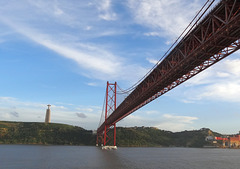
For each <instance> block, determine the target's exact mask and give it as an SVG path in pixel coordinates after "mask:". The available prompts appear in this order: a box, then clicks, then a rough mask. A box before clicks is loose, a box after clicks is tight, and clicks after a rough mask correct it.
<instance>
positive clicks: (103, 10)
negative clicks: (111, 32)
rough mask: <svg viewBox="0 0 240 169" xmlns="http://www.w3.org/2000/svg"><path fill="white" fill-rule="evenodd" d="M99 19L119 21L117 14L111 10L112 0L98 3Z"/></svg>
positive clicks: (101, 0)
mask: <svg viewBox="0 0 240 169" xmlns="http://www.w3.org/2000/svg"><path fill="white" fill-rule="evenodd" d="M98 5H99V6H98V9H99V12H100V14H99V18H101V19H103V20H107V21H114V20H116V19H117V14H116V13H115V12H113V10H112V8H111V0H100V1H99V2H98Z"/></svg>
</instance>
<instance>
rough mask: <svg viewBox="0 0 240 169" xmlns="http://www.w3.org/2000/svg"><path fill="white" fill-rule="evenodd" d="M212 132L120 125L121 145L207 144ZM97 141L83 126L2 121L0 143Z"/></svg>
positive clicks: (74, 143) (52, 143) (118, 128)
mask: <svg viewBox="0 0 240 169" xmlns="http://www.w3.org/2000/svg"><path fill="white" fill-rule="evenodd" d="M208 132H209V129H207V128H203V129H200V130H192V131H183V132H176V133H173V132H170V131H164V130H159V129H157V128H153V127H130V128H125V127H117V146H125V147H149V146H153V147H154V146H156V147H203V146H205V145H209V144H210V143H209V142H206V141H205V137H206V136H207V135H208ZM110 133H111V131H110ZM212 133H213V135H214V136H221V134H219V133H215V132H212ZM95 141H96V135H93V134H92V131H90V130H85V129H83V128H81V127H76V126H71V125H66V124H56V123H49V124H45V123H37V122H6V121H0V144H43V145H48V144H50V145H95Z"/></svg>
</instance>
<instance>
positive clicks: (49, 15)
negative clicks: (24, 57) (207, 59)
mask: <svg viewBox="0 0 240 169" xmlns="http://www.w3.org/2000/svg"><path fill="white" fill-rule="evenodd" d="M29 2H30V3H29V4H25V6H24V7H23V6H22V5H20V4H18V5H19V6H18V5H16V7H15V8H13V9H12V8H10V7H9V6H5V8H7V9H8V10H7V9H5V8H3V7H2V8H0V9H2V10H3V11H2V12H0V14H1V13H3V12H5V13H4V17H0V23H2V24H4V25H7V26H8V27H10V28H11V29H12V30H13V31H15V32H16V33H18V34H21V35H23V36H25V37H27V38H28V39H30V40H31V41H33V42H35V43H37V44H40V45H42V46H44V47H46V48H48V49H50V50H52V51H54V52H56V53H57V54H59V55H60V56H62V57H64V58H67V59H69V60H72V61H74V62H75V63H76V64H77V65H78V67H79V68H80V70H79V73H81V74H82V75H84V76H87V77H89V78H91V79H100V80H114V79H117V78H118V79H120V80H126V81H129V80H130V81H136V80H137V79H139V78H140V77H141V76H142V75H144V73H145V72H146V71H147V70H146V69H145V68H143V67H142V66H140V65H136V64H132V63H129V62H128V60H127V59H124V58H123V57H121V56H119V55H118V54H116V52H112V51H111V49H109V44H108V43H106V44H103V43H101V44H99V43H97V44H96V43H93V42H91V39H92V38H97V37H99V36H114V35H115V34H119V32H121V31H117V30H116V29H111V28H110V29H106V27H109V26H108V24H106V25H105V26H104V24H100V23H99V25H94V24H96V23H95V22H97V23H98V22H99V21H98V19H97V18H96V16H95V17H92V16H94V15H96V13H94V12H89V11H94V10H86V9H83V7H84V6H85V7H87V8H89V9H93V8H94V6H93V5H82V4H81V9H82V10H83V11H85V12H87V14H88V16H87V17H88V21H89V23H85V22H84V19H85V18H84V17H83V16H84V14H83V16H81V14H82V13H83V12H77V13H76V14H74V13H73V12H71V11H70V10H69V9H68V8H67V7H65V6H64V3H63V4H60V3H57V2H45V1H29ZM98 3H100V6H98V8H99V11H102V12H103V13H104V14H102V15H100V16H101V17H102V18H104V19H105V20H114V18H115V16H116V15H115V14H114V12H113V11H112V8H111V1H110V0H103V1H101V2H100V1H99V2H98ZM98 3H97V4H98ZM10 4H11V3H10ZM65 5H67V6H68V7H69V8H70V9H73V11H74V10H76V7H74V6H69V4H65ZM79 5H80V4H77V5H76V6H79ZM95 8H96V6H95ZM14 9H15V11H13V10H14ZM24 9H25V10H28V11H32V12H31V15H29V14H28V13H26V12H24ZM10 11H12V13H14V15H13V14H12V13H11V12H10ZM18 13H20V14H21V15H18ZM2 16H3V15H2ZM20 17H21V18H20ZM91 17H92V18H91ZM34 18H40V19H38V22H36V21H35V20H34ZM41 18H45V19H41ZM90 18H91V19H90ZM79 20H80V21H79ZM53 21H54V22H53ZM81 21H83V22H81ZM92 23H93V24H92ZM43 25H44V26H43ZM96 27H97V29H95V28H96ZM110 27H111V26H110ZM54 28H58V29H56V30H55V29H54ZM84 31H91V32H88V33H87V34H86V33H84ZM76 35H77V36H76ZM87 36H89V37H87ZM75 70H76V69H75ZM136 70H137V71H136ZM132 71H134V72H138V74H134V75H133V76H131V77H130V76H129V75H131V74H129V72H132ZM127 75H128V76H127Z"/></svg>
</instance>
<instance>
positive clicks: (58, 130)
mask: <svg viewBox="0 0 240 169" xmlns="http://www.w3.org/2000/svg"><path fill="white" fill-rule="evenodd" d="M93 140H94V136H93V135H92V131H87V130H85V129H83V128H81V127H74V126H70V125H65V124H56V123H50V124H45V123H35V122H3V121H2V122H0V144H56V145H58V144H61V145H93V144H94V143H93V142H92V141H93Z"/></svg>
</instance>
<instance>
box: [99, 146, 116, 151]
mask: <svg viewBox="0 0 240 169" xmlns="http://www.w3.org/2000/svg"><path fill="white" fill-rule="evenodd" d="M102 150H117V146H102Z"/></svg>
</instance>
